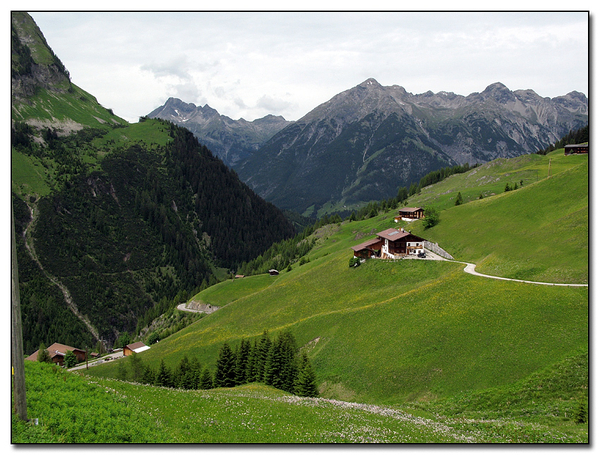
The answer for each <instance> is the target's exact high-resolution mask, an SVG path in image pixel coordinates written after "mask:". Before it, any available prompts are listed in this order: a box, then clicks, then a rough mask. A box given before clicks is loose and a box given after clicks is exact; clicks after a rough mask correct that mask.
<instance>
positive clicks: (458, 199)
mask: <svg viewBox="0 0 600 455" xmlns="http://www.w3.org/2000/svg"><path fill="white" fill-rule="evenodd" d="M462 203H463V198H462V194H460V191H459V192H458V194H457V195H456V200H455V201H454V205H461V204H462Z"/></svg>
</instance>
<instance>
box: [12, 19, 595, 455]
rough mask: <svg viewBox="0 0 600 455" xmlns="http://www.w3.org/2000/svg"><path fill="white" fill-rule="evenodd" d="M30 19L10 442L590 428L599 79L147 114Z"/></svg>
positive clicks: (21, 86)
mask: <svg viewBox="0 0 600 455" xmlns="http://www.w3.org/2000/svg"><path fill="white" fill-rule="evenodd" d="M157 14H160V13H157ZM11 18H12V20H11V25H12V27H11V39H12V53H11V63H12V65H11V76H12V100H11V101H12V109H11V117H12V118H11V201H12V214H13V232H14V236H13V242H11V243H12V244H13V249H12V251H13V256H12V257H13V259H15V258H16V259H17V261H14V260H13V261H12V264H13V267H12V271H13V275H12V276H13V294H12V295H13V300H12V302H11V303H12V307H13V313H12V315H13V318H14V319H13V323H14V325H13V328H15V327H16V328H20V327H19V325H18V322H19V318H18V317H17V316H18V312H17V311H16V310H17V309H18V308H19V307H20V312H21V320H22V324H21V326H22V332H23V336H22V338H23V349H22V351H24V352H23V353H21V352H18V351H19V349H17V348H18V345H19V344H18V343H16V342H15V340H17V335H18V332H19V331H18V330H14V331H13V333H12V335H13V343H12V348H13V350H12V360H13V371H16V373H15V374H14V375H13V381H12V383H13V384H14V387H13V389H12V397H13V403H14V409H15V411H14V412H12V427H11V436H12V438H11V442H12V443H13V444H32V443H63V444H64V443H75V444H86V443H102V444H110V443H180V444H181V443H191V444H209V443H210V444H215V443H223V444H233V443H245V444H248V443H261V444H268V443H279V444H290V443H304V444H306V443H375V442H383V443H410V444H422V443H440V444H451V443H452V444H454V443H481V444H492V443H519V444H520V443H535V444H540V443H562V444H565V443H572V444H589V430H588V416H589V411H588V409H589V388H590V382H589V344H590V341H589V340H590V339H589V334H590V326H589V306H590V305H589V304H590V300H589V289H588V285H589V281H590V280H589V263H590V255H589V179H590V173H589V158H588V155H589V143H588V140H589V127H588V125H587V118H588V102H587V99H586V97H585V96H584V95H582V94H581V93H576V92H571V93H569V94H567V95H565V96H561V97H557V98H554V99H547V98H541V97H539V96H537V95H536V94H535V93H534V92H533V91H531V90H519V91H515V92H513V91H511V90H509V89H508V88H507V87H505V86H504V85H502V84H500V83H495V84H492V85H490V86H489V87H488V88H486V89H485V90H484V91H483V92H482V93H473V94H471V95H469V96H466V97H465V96H459V95H455V94H451V93H437V94H433V93H425V94H421V95H412V94H410V93H407V92H406V91H405V90H404V89H402V88H401V87H398V86H393V87H383V86H381V85H380V84H379V83H377V82H376V81H375V80H374V79H368V80H366V81H365V82H363V83H361V84H360V85H358V86H356V87H354V88H352V89H349V90H347V91H345V92H343V93H340V94H339V95H337V96H335V97H333V98H332V99H331V100H330V101H328V102H326V103H324V104H322V105H320V106H318V107H316V108H315V109H314V110H312V111H311V112H309V113H308V114H306V115H305V116H304V117H302V118H300V119H299V120H297V121H294V122H288V121H286V120H284V119H283V118H281V117H275V116H266V117H264V118H262V119H258V120H254V121H251V122H249V121H246V120H243V119H240V120H232V119H230V118H228V117H226V116H223V115H221V114H219V113H218V112H216V111H215V110H214V109H212V108H210V107H209V106H204V107H196V106H194V105H193V104H187V103H184V102H183V101H181V100H177V99H174V98H172V99H169V100H168V101H167V103H166V104H165V106H163V107H161V108H158V109H156V110H155V111H154V112H153V113H152V114H151V115H143V116H141V117H140V119H139V122H137V123H128V122H127V121H125V120H123V119H121V118H119V117H118V116H116V115H114V113H113V112H112V111H111V109H108V108H105V107H103V106H101V105H100V104H99V103H98V101H97V100H96V98H95V97H94V96H93V95H91V94H89V93H87V92H86V91H84V90H82V89H81V88H80V87H78V86H77V85H75V84H74V83H73V82H72V81H71V77H70V74H69V72H68V70H67V69H66V68H65V66H64V65H63V63H62V62H61V61H60V59H59V58H58V56H56V55H55V54H54V52H53V51H52V50H51V48H50V46H49V45H48V43H47V42H46V40H45V38H44V36H43V34H42V32H41V30H40V29H39V28H38V27H37V25H36V24H35V22H34V21H33V19H32V17H31V16H30V15H28V14H27V13H24V12H17V11H13V12H11ZM152 117H163V118H152ZM203 135H204V137H203ZM207 144H208V145H207ZM213 147H214V150H212V148H213ZM475 164H477V166H475ZM409 185H410V189H408V190H407V187H409ZM414 187H417V188H416V189H415V190H414V191H413V190H412V189H413V188H414ZM344 211H347V212H349V215H348V216H347V217H346V216H344ZM302 214H304V215H310V216H311V217H315V216H318V217H319V218H318V220H316V221H315V220H312V219H308V221H307V218H304V217H302ZM321 215H323V216H321ZM292 219H293V220H294V222H292V221H291V220H292ZM298 223H300V224H298ZM302 223H304V224H302ZM299 227H302V229H300V228H299ZM15 262H18V266H17V267H15ZM15 272H17V273H16V274H17V275H18V281H17V280H15ZM15 284H18V286H15ZM17 290H18V292H17ZM19 303H20V305H18V304H19ZM22 354H24V355H22ZM23 357H25V359H24V360H23ZM19 360H21V361H20V362H19ZM61 362H62V363H61ZM22 364H24V367H22ZM15 366H16V367H15ZM19 366H21V370H20V371H19ZM22 372H24V374H20V373H22ZM23 376H24V379H23ZM20 379H23V380H22V381H21V380H20ZM22 390H25V392H26V393H25V395H26V406H25V407H26V414H27V416H26V418H24V417H23V415H22V414H21V412H19V411H20V409H18V408H19V406H18V405H19V404H20V403H21V401H22V400H20V399H19V398H21V397H23V394H22V393H21V391H22ZM6 392H8V391H6ZM21 409H22V407H21ZM311 449H312V448H311Z"/></svg>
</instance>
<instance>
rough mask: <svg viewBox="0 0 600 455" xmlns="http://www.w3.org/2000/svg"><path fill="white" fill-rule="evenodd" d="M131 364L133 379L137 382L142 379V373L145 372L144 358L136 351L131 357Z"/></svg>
mask: <svg viewBox="0 0 600 455" xmlns="http://www.w3.org/2000/svg"><path fill="white" fill-rule="evenodd" d="M129 364H130V365H131V375H132V380H133V381H135V382H137V381H141V379H142V375H143V374H144V365H143V364H142V359H141V358H140V357H139V356H138V355H137V354H136V353H135V352H134V353H133V354H132V355H131V357H129Z"/></svg>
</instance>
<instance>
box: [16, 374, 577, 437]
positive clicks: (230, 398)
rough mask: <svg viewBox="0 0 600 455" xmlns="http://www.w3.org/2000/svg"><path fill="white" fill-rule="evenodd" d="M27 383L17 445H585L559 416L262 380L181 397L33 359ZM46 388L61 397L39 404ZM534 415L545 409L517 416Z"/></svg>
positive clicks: (177, 393)
mask: <svg viewBox="0 0 600 455" xmlns="http://www.w3.org/2000/svg"><path fill="white" fill-rule="evenodd" d="M26 378H27V381H28V382H27V390H28V393H29V399H28V417H29V418H30V419H37V420H38V423H39V425H33V424H32V423H25V422H21V421H19V420H18V419H16V417H14V416H13V421H12V428H13V430H12V443H13V444H28V443H201V444H206V443H229V444H231V443H444V444H447V443H509V442H513V443H525V442H529V443H568V442H572V443H582V442H587V425H578V426H576V425H573V424H569V423H568V422H564V421H563V424H562V425H555V424H553V420H556V418H555V419H551V418H550V419H549V418H548V417H546V419H545V421H544V422H543V423H539V422H538V421H537V420H540V419H537V420H536V419H531V418H530V419H517V418H513V417H512V416H510V415H508V416H504V417H496V418H490V417H489V416H481V415H480V416H476V415H470V416H469V418H464V417H463V416H462V415H460V414H456V415H451V413H450V412H448V411H449V408H445V411H446V414H447V415H445V416H442V415H439V414H433V413H430V412H427V411H423V410H422V409H418V408H417V407H415V408H407V409H401V408H398V407H389V406H377V405H371V404H361V403H351V402H345V401H338V400H328V399H324V398H300V397H296V396H293V395H289V394H287V393H285V392H282V391H280V390H277V389H273V388H271V387H267V386H264V385H261V384H249V385H246V386H242V387H237V388H232V389H229V388H226V389H214V390H208V391H200V390H185V391H184V390H177V389H168V388H162V387H154V386H142V385H139V384H133V383H128V382H124V381H118V380H112V379H94V378H89V377H86V376H82V375H80V374H72V373H68V372H65V371H64V370H62V369H59V368H56V367H54V366H51V365H43V364H39V363H33V362H28V363H27V365H26ZM532 380H533V379H532ZM49 389H51V390H53V392H54V395H53V396H60V397H61V398H60V399H57V400H48V399H47V398H44V395H46V396H48V395H49V394H48V393H47V391H48V390H49ZM495 397H496V398H499V399H502V398H506V397H499V396H498V394H496V395H495ZM461 399H462V400H463V401H461V402H459V403H458V404H456V403H449V406H454V407H455V408H461V409H462V408H464V407H465V406H464V404H463V402H464V401H465V400H468V398H466V397H461ZM439 406H440V407H439V409H440V410H441V409H443V408H442V407H441V406H442V405H439ZM536 411H538V412H544V411H543V410H542V408H539V407H538V408H535V407H533V408H531V407H530V408H527V409H526V410H523V409H521V408H519V410H518V411H517V410H515V412H529V413H532V412H533V413H535V412H536ZM451 412H455V413H456V411H451ZM505 414H506V412H505ZM548 420H549V422H548ZM565 420H566V419H565Z"/></svg>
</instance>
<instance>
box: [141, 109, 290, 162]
mask: <svg viewBox="0 0 600 455" xmlns="http://www.w3.org/2000/svg"><path fill="white" fill-rule="evenodd" d="M148 117H150V118H160V119H163V120H169V121H170V122H173V123H175V124H176V125H179V126H183V127H185V128H187V129H188V130H190V131H191V132H192V133H194V136H196V137H197V138H198V140H199V141H200V142H201V143H202V144H204V145H206V146H207V147H208V148H209V149H210V150H211V151H212V152H213V153H214V154H215V155H217V156H218V157H219V158H221V159H222V160H223V162H225V164H227V165H229V166H235V165H236V164H237V163H238V162H239V161H240V160H243V159H245V158H248V157H249V156H250V155H251V154H252V153H253V152H255V151H256V150H258V149H259V148H260V147H261V146H262V145H263V144H264V143H265V142H266V141H267V140H268V139H270V138H271V137H272V136H273V135H274V134H275V133H277V132H278V131H280V130H281V129H283V128H285V127H286V126H287V125H289V124H290V123H292V122H288V121H287V120H285V119H284V118H283V117H281V116H274V115H267V116H266V117H263V118H260V119H257V120H254V121H252V122H249V121H247V120H244V119H243V118H242V119H239V120H232V119H231V118H229V117H227V116H225V115H221V114H219V113H218V112H217V111H216V110H215V109H213V108H211V107H210V106H209V105H208V104H207V105H205V106H204V107H200V106H196V105H195V104H193V103H184V102H183V101H181V100H180V99H177V98H169V99H168V100H167V102H166V103H165V104H164V105H163V106H160V107H158V108H156V109H155V110H153V111H152V112H151V113H150V114H148Z"/></svg>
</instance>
